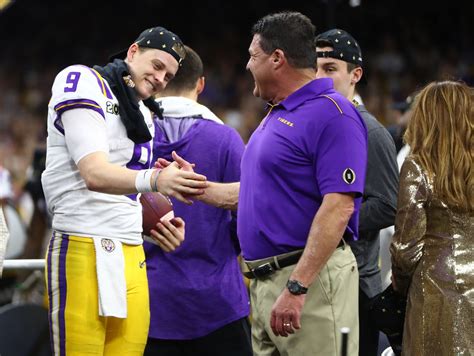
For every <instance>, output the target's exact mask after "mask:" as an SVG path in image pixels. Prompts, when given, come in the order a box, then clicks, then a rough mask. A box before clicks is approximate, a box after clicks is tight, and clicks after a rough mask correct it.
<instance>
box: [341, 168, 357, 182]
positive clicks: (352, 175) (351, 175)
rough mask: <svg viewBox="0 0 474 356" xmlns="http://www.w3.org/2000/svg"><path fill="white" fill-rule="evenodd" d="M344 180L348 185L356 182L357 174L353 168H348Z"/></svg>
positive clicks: (343, 174)
mask: <svg viewBox="0 0 474 356" xmlns="http://www.w3.org/2000/svg"><path fill="white" fill-rule="evenodd" d="M342 179H343V180H344V182H346V183H347V184H353V183H354V182H355V180H356V174H355V172H354V171H353V170H352V169H351V168H346V169H345V170H344V172H343V173H342Z"/></svg>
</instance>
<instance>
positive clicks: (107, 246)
mask: <svg viewBox="0 0 474 356" xmlns="http://www.w3.org/2000/svg"><path fill="white" fill-rule="evenodd" d="M100 244H101V245H102V248H103V249H104V250H105V251H107V252H112V251H113V250H115V244H114V242H113V241H112V240H109V239H102V240H100Z"/></svg>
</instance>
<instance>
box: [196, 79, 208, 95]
mask: <svg viewBox="0 0 474 356" xmlns="http://www.w3.org/2000/svg"><path fill="white" fill-rule="evenodd" d="M205 86H206V79H205V77H200V78H199V79H198V80H197V83H196V94H197V95H199V94H201V93H202V92H203V90H204V87H205Z"/></svg>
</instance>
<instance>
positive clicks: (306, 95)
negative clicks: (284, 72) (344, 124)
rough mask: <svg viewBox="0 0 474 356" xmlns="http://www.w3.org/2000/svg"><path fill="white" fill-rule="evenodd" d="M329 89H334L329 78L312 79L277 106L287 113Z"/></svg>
mask: <svg viewBox="0 0 474 356" xmlns="http://www.w3.org/2000/svg"><path fill="white" fill-rule="evenodd" d="M331 89H334V84H333V81H332V79H331V78H321V79H314V80H312V81H310V82H309V83H308V84H306V85H304V86H302V87H301V88H299V89H298V90H297V91H295V92H293V93H291V94H290V95H289V96H287V97H286V99H285V100H283V101H282V102H281V103H280V104H279V105H281V106H283V107H284V108H285V109H286V110H288V111H292V110H293V109H295V108H297V107H298V106H300V105H301V104H303V103H304V102H305V101H308V100H309V99H312V98H314V97H315V96H318V95H321V94H322V93H324V92H326V91H328V90H331Z"/></svg>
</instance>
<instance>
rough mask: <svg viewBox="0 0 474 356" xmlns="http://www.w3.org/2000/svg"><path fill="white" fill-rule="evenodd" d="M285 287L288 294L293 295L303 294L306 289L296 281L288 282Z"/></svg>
mask: <svg viewBox="0 0 474 356" xmlns="http://www.w3.org/2000/svg"><path fill="white" fill-rule="evenodd" d="M286 286H287V287H288V290H289V291H290V293H291V294H295V295H299V294H304V293H306V291H307V288H305V287H303V285H302V284H301V283H300V282H298V281H293V280H289V281H288V283H287V284H286Z"/></svg>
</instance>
